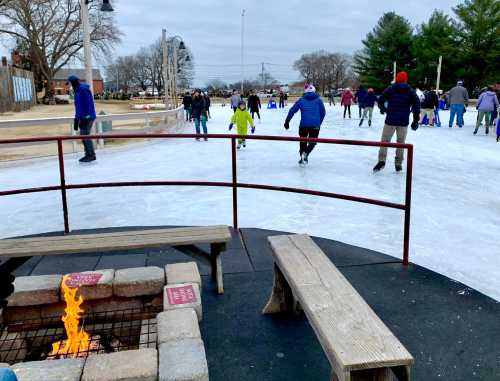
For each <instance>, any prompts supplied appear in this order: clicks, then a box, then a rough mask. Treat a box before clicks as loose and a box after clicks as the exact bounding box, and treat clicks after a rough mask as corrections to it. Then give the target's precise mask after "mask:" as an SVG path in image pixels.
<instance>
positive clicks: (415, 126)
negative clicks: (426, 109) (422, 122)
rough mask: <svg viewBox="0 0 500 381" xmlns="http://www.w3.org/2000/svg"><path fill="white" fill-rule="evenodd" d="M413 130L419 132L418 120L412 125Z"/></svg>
mask: <svg viewBox="0 0 500 381" xmlns="http://www.w3.org/2000/svg"><path fill="white" fill-rule="evenodd" d="M411 129H412V130H413V131H417V130H418V120H414V121H413V123H412V124H411Z"/></svg>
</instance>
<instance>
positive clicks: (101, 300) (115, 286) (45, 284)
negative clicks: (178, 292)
mask: <svg viewBox="0 0 500 381" xmlns="http://www.w3.org/2000/svg"><path fill="white" fill-rule="evenodd" d="M70 275H72V276H76V279H77V280H78V281H80V282H81V284H80V286H79V287H80V295H82V297H83V298H84V300H85V303H84V307H85V308H86V313H100V312H109V311H111V312H112V311H118V310H124V309H139V308H143V307H161V306H162V305H163V294H162V291H163V287H164V286H165V284H166V281H165V270H164V269H162V268H160V267H142V268H133V269H125V270H117V271H115V270H97V271H87V272H83V273H76V274H70ZM62 279H63V276H62V275H41V276H27V277H17V278H16V280H15V283H14V287H15V292H14V294H13V295H11V296H10V297H9V299H8V302H9V304H8V306H7V308H5V309H4V310H3V311H2V317H3V319H4V322H5V323H6V324H9V323H12V322H14V321H20V320H40V319H46V318H49V317H57V316H60V315H62V314H63V312H64V307H65V303H64V298H63V296H62V295H61V282H62Z"/></svg>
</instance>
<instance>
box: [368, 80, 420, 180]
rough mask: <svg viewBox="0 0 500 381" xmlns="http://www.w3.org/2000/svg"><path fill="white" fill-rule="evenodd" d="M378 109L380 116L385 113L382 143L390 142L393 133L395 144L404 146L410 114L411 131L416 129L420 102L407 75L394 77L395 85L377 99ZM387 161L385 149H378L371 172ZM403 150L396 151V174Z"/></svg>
mask: <svg viewBox="0 0 500 381" xmlns="http://www.w3.org/2000/svg"><path fill="white" fill-rule="evenodd" d="M378 107H379V109H380V113H381V114H385V113H387V117H386V118H385V126H384V130H383V132H382V142H390V141H391V139H392V137H393V136H394V133H396V135H397V142H398V143H401V144H404V143H405V142H406V135H407V134H408V124H410V114H411V113H413V123H412V124H411V128H412V130H414V131H416V130H417V129H418V122H419V119H420V100H419V99H418V96H417V94H416V92H415V90H413V89H412V88H411V87H410V85H408V74H407V73H406V72H404V71H402V72H400V73H398V74H397V75H396V83H394V84H393V85H391V86H389V87H388V88H387V89H385V90H384V92H383V93H382V95H381V96H380V97H379V99H378ZM386 159H387V147H380V150H379V154H378V163H377V165H375V167H374V168H373V172H378V171H380V170H382V169H383V168H384V167H385V161H386ZM403 160H404V150H403V149H402V148H398V149H397V150H396V172H400V171H402V170H403Z"/></svg>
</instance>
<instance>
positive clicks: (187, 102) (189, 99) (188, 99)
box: [182, 91, 193, 122]
mask: <svg viewBox="0 0 500 381" xmlns="http://www.w3.org/2000/svg"><path fill="white" fill-rule="evenodd" d="M192 103H193V97H192V96H191V94H189V91H188V92H186V94H185V95H184V98H182V104H183V105H184V111H185V112H186V122H190V121H191V104H192Z"/></svg>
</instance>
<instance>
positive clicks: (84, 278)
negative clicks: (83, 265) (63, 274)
mask: <svg viewBox="0 0 500 381" xmlns="http://www.w3.org/2000/svg"><path fill="white" fill-rule="evenodd" d="M101 278H102V274H100V273H86V274H83V273H74V274H69V276H68V278H67V279H66V285H67V286H68V287H71V288H75V287H81V286H95V285H96V284H97V283H99V281H100V280H101Z"/></svg>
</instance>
